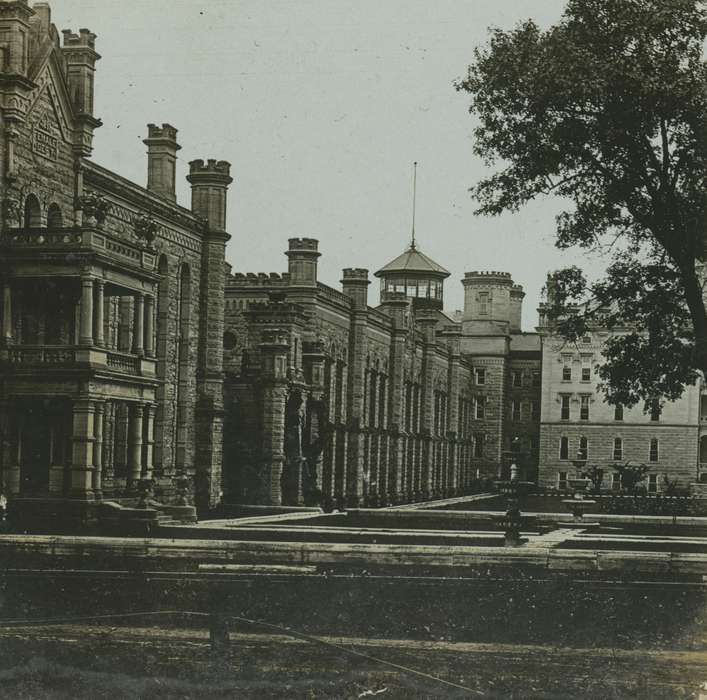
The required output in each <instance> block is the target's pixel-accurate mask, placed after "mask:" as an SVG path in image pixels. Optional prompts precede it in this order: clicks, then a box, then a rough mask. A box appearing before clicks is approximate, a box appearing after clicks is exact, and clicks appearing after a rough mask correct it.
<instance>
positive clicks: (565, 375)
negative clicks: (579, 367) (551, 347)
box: [562, 355, 572, 382]
mask: <svg viewBox="0 0 707 700" xmlns="http://www.w3.org/2000/svg"><path fill="white" fill-rule="evenodd" d="M562 362H563V365H562V381H563V382H571V381H572V355H563V356H562Z"/></svg>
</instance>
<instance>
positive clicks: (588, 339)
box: [582, 333, 592, 345]
mask: <svg viewBox="0 0 707 700" xmlns="http://www.w3.org/2000/svg"><path fill="white" fill-rule="evenodd" d="M582 342H583V343H584V344H585V345H588V344H589V343H591V342H592V336H591V335H589V334H588V333H587V335H583V336H582Z"/></svg>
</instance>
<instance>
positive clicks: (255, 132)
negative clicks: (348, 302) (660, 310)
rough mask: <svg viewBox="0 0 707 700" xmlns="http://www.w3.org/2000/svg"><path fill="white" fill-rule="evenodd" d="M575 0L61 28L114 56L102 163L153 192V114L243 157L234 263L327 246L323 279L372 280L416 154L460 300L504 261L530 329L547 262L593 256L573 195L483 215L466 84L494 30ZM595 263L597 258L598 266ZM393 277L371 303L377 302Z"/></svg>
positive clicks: (259, 267)
mask: <svg viewBox="0 0 707 700" xmlns="http://www.w3.org/2000/svg"><path fill="white" fill-rule="evenodd" d="M564 4H565V2H564V0H434V2H433V1H431V0H424V1H422V0H204V2H198V0H169V1H168V0H150V1H149V2H146V1H145V0H120V2H117V1H114V2H108V1H107V0H54V1H53V2H52V8H53V21H54V22H55V24H57V26H58V28H59V29H65V28H70V29H74V30H76V29H78V28H80V27H87V28H89V29H91V30H92V31H93V32H95V33H96V34H97V35H98V38H97V45H96V48H97V50H98V51H99V53H100V54H101V55H102V56H103V58H102V60H101V61H100V62H99V63H98V70H97V76H96V102H95V105H96V115H97V116H99V117H100V118H101V119H102V120H103V127H102V128H101V129H100V130H99V131H98V132H97V135H96V139H95V150H94V160H96V161H97V162H98V163H100V164H102V165H105V166H107V167H109V168H111V169H112V170H115V171H116V172H118V173H120V174H121V175H124V176H126V177H128V178H130V179H132V180H134V181H136V182H138V183H140V184H144V183H145V181H146V177H147V163H146V157H145V147H144V145H143V144H142V139H143V138H144V137H145V135H146V126H145V125H146V124H147V123H148V122H154V123H157V124H161V123H163V122H169V123H171V124H172V125H174V126H175V127H177V128H178V129H179V142H180V144H181V145H182V147H183V148H182V151H180V154H179V155H180V161H179V163H178V198H179V201H180V203H181V204H183V205H184V206H189V189H188V183H187V182H186V181H185V180H184V176H186V174H187V162H188V161H189V160H192V159H194V158H219V159H224V160H228V161H230V162H231V163H232V164H233V167H232V171H231V172H232V175H233V176H234V178H235V182H234V184H233V185H232V186H231V191H230V196H229V214H228V226H229V232H230V233H231V235H232V237H233V238H232V240H231V242H230V244H229V248H228V251H227V259H228V261H229V262H230V263H231V264H232V265H233V268H234V270H235V271H241V272H270V271H284V270H285V269H286V259H285V257H284V255H283V251H284V250H285V249H286V247H287V238H289V237H293V236H309V237H313V238H318V239H319V241H320V250H321V252H322V257H321V259H320V273H319V277H320V279H321V280H322V281H324V282H326V283H328V284H330V285H332V286H335V287H337V288H338V287H339V279H340V277H341V269H342V268H344V267H366V268H368V269H370V270H371V273H373V272H374V271H375V270H377V269H378V268H379V267H382V266H383V265H384V264H385V263H387V262H388V261H389V260H391V259H392V258H394V257H395V256H397V255H398V254H399V253H401V252H402V251H403V250H404V249H405V248H406V247H407V245H408V244H409V238H410V222H411V189H412V162H413V161H414V160H417V161H419V171H418V205H417V238H418V242H419V247H420V249H421V250H422V251H423V252H425V253H426V254H428V255H430V256H431V257H432V258H434V259H435V260H436V261H437V262H439V263H440V264H442V265H444V266H445V267H447V268H448V269H449V270H450V272H451V273H452V277H451V278H450V279H449V280H448V281H447V283H446V285H445V308H447V309H448V310H450V311H452V310H454V309H458V308H461V307H462V305H463V294H462V286H461V283H460V279H461V278H462V277H463V273H464V272H465V271H468V270H504V271H508V272H510V273H511V274H512V275H513V278H514V280H515V281H516V282H517V283H520V284H522V285H523V286H524V287H525V290H526V292H527V297H526V300H525V306H524V319H523V326H524V328H525V329H527V330H531V329H532V328H533V327H534V325H535V323H536V313H535V309H536V306H537V302H538V300H539V296H540V290H541V288H542V285H543V283H544V279H545V275H546V273H547V271H548V270H549V269H555V268H557V267H560V266H563V265H566V264H571V263H572V262H578V263H579V264H584V262H585V261H584V259H583V258H581V257H580V256H579V254H578V253H577V252H576V251H575V252H571V253H561V252H559V251H557V250H555V248H554V246H553V240H554V217H555V215H556V213H557V211H558V210H559V206H560V203H559V202H557V201H553V200H547V201H544V202H538V203H534V204H533V205H531V206H529V207H527V208H526V209H524V210H523V211H522V212H520V213H519V214H516V215H506V216H502V217H497V218H480V217H477V216H474V215H473V210H474V203H473V201H472V200H471V198H470V196H469V193H468V188H469V187H470V186H472V185H473V184H474V183H475V182H476V181H477V180H478V179H479V178H480V177H483V176H484V175H485V174H486V173H487V170H486V169H485V167H484V164H483V163H482V162H481V161H479V160H478V159H477V158H475V157H474V155H473V154H472V129H473V122H472V119H471V117H470V116H469V114H468V111H467V107H468V96H467V95H466V94H465V93H457V92H456V91H455V90H454V88H453V82H454V81H455V79H457V78H460V77H463V76H464V74H465V72H466V68H467V66H468V64H469V63H470V61H471V60H472V56H473V50H474V48H475V47H477V46H479V45H482V44H483V43H485V41H486V39H487V36H488V27H490V26H498V27H502V28H510V27H512V26H513V25H514V24H516V23H517V22H518V21H520V20H522V19H525V18H527V17H533V18H534V19H535V20H536V21H537V22H539V23H540V24H541V25H545V26H546V25H549V24H551V23H553V22H555V21H556V20H557V19H558V18H559V16H560V14H561V11H562V8H563V7H564ZM593 264H594V265H595V266H596V265H597V262H596V261H594V263H593ZM377 300H378V285H377V284H373V285H371V295H370V297H369V303H371V304H372V305H375V304H377Z"/></svg>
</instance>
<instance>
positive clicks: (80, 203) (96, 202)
mask: <svg viewBox="0 0 707 700" xmlns="http://www.w3.org/2000/svg"><path fill="white" fill-rule="evenodd" d="M75 206H76V209H77V210H80V211H83V215H84V223H86V224H96V225H98V226H101V225H102V224H103V222H104V221H105V220H106V216H107V214H108V207H109V205H108V202H107V201H106V200H105V199H104V198H103V197H100V196H99V195H96V194H85V195H84V196H83V197H78V198H77V200H76V205H75Z"/></svg>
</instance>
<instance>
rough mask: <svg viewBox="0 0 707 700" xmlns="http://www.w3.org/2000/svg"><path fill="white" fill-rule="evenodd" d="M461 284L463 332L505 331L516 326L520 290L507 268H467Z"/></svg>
mask: <svg viewBox="0 0 707 700" xmlns="http://www.w3.org/2000/svg"><path fill="white" fill-rule="evenodd" d="M462 284H463V285H464V316H463V321H462V323H463V327H464V333H465V334H488V335H499V334H507V333H509V332H510V331H511V330H513V329H514V326H516V327H517V328H518V329H519V328H520V314H521V311H520V303H521V302H522V299H523V290H522V288H520V287H518V286H514V285H513V280H512V279H511V275H510V273H509V272H495V271H494V272H467V273H465V275H464V279H463V280H462Z"/></svg>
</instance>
